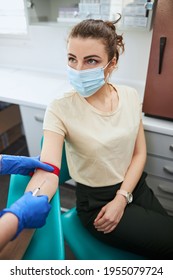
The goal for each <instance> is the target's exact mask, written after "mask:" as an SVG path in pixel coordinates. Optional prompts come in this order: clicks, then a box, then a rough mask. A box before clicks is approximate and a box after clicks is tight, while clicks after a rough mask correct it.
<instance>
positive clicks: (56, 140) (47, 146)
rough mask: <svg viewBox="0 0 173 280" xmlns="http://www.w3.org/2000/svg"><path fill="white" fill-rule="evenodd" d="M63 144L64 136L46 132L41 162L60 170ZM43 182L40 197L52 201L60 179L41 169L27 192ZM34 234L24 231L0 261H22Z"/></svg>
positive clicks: (8, 245) (3, 253)
mask: <svg viewBox="0 0 173 280" xmlns="http://www.w3.org/2000/svg"><path fill="white" fill-rule="evenodd" d="M63 142H64V137H63V136H61V135H59V134H57V133H54V132H50V131H45V132H44V142H43V147H42V151H41V158H40V160H41V161H44V162H48V163H51V164H53V165H55V166H58V167H59V168H60V166H61V156H62V147H63ZM43 181H45V183H44V185H43V186H42V187H41V189H40V192H39V195H47V196H48V198H49V200H51V198H52V197H53V195H54V194H55V192H56V190H57V187H58V177H57V176H56V175H55V174H53V173H49V172H46V171H43V170H40V169H39V170H37V171H36V172H35V173H34V175H33V177H32V179H31V180H30V182H29V184H28V186H27V188H26V191H27V192H28V191H33V190H34V189H35V188H36V187H37V186H39V185H40V184H41V183H42V182H43ZM33 233H34V230H30V229H26V230H23V232H22V233H21V234H20V235H19V236H18V237H17V238H16V239H15V240H14V241H12V242H10V243H9V244H7V246H5V248H4V249H3V250H2V252H1V253H0V259H21V258H22V256H23V255H24V253H25V251H26V249H27V247H28V245H29V243H30V241H31V238H32V235H33Z"/></svg>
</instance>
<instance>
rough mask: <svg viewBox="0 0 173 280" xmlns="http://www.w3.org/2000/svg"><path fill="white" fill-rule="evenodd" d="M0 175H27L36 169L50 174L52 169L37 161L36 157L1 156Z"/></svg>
mask: <svg viewBox="0 0 173 280" xmlns="http://www.w3.org/2000/svg"><path fill="white" fill-rule="evenodd" d="M0 167H1V168H0V174H2V175H4V174H21V175H29V174H30V173H33V172H34V170H35V169H36V168H41V169H43V170H45V171H48V172H52V171H53V170H54V168H53V167H52V166H50V165H48V164H46V163H43V162H41V161H40V160H39V156H38V157H25V156H11V155H2V158H1V163H0Z"/></svg>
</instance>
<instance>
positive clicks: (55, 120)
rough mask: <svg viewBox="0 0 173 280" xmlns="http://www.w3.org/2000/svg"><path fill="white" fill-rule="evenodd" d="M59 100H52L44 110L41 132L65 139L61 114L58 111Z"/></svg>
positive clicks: (59, 110)
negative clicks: (61, 136) (58, 135)
mask: <svg viewBox="0 0 173 280" xmlns="http://www.w3.org/2000/svg"><path fill="white" fill-rule="evenodd" d="M60 107H61V106H60V100H58V99H55V100H53V101H52V102H51V103H50V104H49V106H48V107H47V109H46V113H45V116H44V122H43V130H49V131H53V132H56V133H58V134H60V135H63V136H64V137H65V135H66V128H65V126H64V123H63V114H62V112H61V109H60Z"/></svg>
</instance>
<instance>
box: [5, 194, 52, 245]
mask: <svg viewBox="0 0 173 280" xmlns="http://www.w3.org/2000/svg"><path fill="white" fill-rule="evenodd" d="M51 207H52V206H51V205H50V204H49V202H48V197H47V196H46V195H41V196H33V195H32V192H27V193H25V194H24V195H23V196H22V197H21V198H20V199H18V200H17V201H16V202H15V203H13V204H12V205H11V206H10V207H9V208H5V209H3V210H2V211H1V212H0V217H1V216H2V215H4V214H5V213H12V214H14V215H15V216H16V217H17V218H18V220H19V223H18V229H17V232H16V234H15V236H14V238H16V237H17V236H18V234H19V233H20V232H21V231H22V230H23V229H24V228H40V227H42V226H44V225H45V223H46V218H47V216H48V214H49V211H50V209H51ZM14 238H13V239H14Z"/></svg>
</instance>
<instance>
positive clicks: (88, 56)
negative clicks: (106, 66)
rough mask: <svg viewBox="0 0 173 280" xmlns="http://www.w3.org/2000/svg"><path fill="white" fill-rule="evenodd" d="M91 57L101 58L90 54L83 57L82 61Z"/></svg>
mask: <svg viewBox="0 0 173 280" xmlns="http://www.w3.org/2000/svg"><path fill="white" fill-rule="evenodd" d="M91 57H97V58H101V57H100V56H99V55H96V54H91V55H87V56H85V57H84V59H86V58H91Z"/></svg>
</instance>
